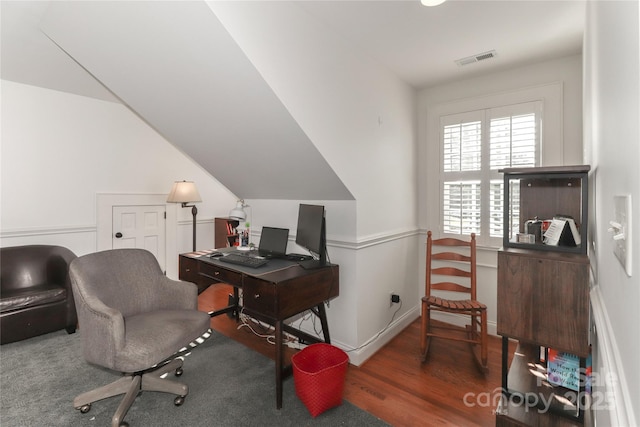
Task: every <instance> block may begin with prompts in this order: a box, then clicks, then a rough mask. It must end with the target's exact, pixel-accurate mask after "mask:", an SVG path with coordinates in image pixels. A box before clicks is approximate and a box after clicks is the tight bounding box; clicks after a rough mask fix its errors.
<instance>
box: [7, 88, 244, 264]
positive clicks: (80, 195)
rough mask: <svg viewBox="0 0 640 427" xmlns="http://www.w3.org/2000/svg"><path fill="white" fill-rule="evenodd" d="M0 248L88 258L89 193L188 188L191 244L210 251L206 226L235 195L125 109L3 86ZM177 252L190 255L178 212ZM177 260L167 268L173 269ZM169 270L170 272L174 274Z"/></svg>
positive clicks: (92, 234)
mask: <svg viewBox="0 0 640 427" xmlns="http://www.w3.org/2000/svg"><path fill="white" fill-rule="evenodd" d="M1 84H2V86H1V89H2V141H1V144H2V145H1V147H0V148H1V154H2V158H1V182H0V185H1V187H0V189H1V193H0V194H1V197H2V206H1V210H0V213H1V217H0V220H1V229H0V230H1V233H2V234H1V237H2V242H1V245H2V246H15V245H21V244H36V243H47V244H59V245H62V246H67V247H69V249H71V250H72V251H74V252H75V253H76V254H77V255H82V254H85V253H89V252H94V251H95V250H96V227H97V224H96V195H97V194H98V193H125V194H132V193H138V194H167V193H168V192H169V190H170V189H171V185H172V184H173V182H174V181H176V180H182V179H186V180H193V181H195V183H196V185H197V187H198V190H199V192H200V194H201V196H202V199H203V202H202V203H200V204H198V208H199V216H198V219H199V222H198V242H199V243H198V246H199V247H212V246H213V218H214V217H215V216H226V215H227V214H228V213H229V210H230V209H231V208H232V207H233V206H235V197H234V196H233V195H232V194H230V193H229V191H228V190H227V189H226V188H225V187H223V186H222V185H220V184H219V183H218V182H217V181H216V180H215V179H214V178H213V177H211V176H210V175H209V174H207V173H205V172H204V171H203V170H202V169H201V168H200V167H199V166H198V165H197V164H195V163H194V162H193V161H192V160H191V159H189V158H187V157H185V156H184V155H183V154H182V153H180V152H179V151H177V150H176V149H175V148H174V147H173V146H172V145H171V144H169V143H168V142H167V141H166V140H165V139H164V138H163V137H162V136H161V135H159V134H158V133H156V132H155V131H154V130H153V129H152V128H150V127H149V126H148V125H147V124H145V123H144V122H143V121H141V120H140V119H139V118H138V117H137V116H136V115H135V114H133V113H132V112H131V111H129V110H128V109H127V108H126V107H125V106H123V105H121V104H118V103H113V102H108V101H102V100H97V99H94V98H87V97H83V96H78V95H72V94H68V93H64V92H58V91H54V90H49V89H42V88H39V87H35V86H29V85H24V84H19V83H15V82H11V81H7V80H2V82H1ZM178 224H179V232H178V235H177V240H178V242H177V251H178V252H186V251H188V250H190V249H191V224H192V217H191V209H178ZM177 258H178V257H177V253H176V254H175V256H174V257H171V259H170V260H168V262H169V261H171V262H174V263H175V264H176V266H177ZM171 270H172V271H177V267H175V266H174V268H173V269H171Z"/></svg>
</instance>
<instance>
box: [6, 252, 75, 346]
mask: <svg viewBox="0 0 640 427" xmlns="http://www.w3.org/2000/svg"><path fill="white" fill-rule="evenodd" d="M75 258H76V255H75V254H74V253H73V252H71V251H70V250H69V249H67V248H64V247H61V246H51V245H28V246H14V247H7V248H0V333H1V335H0V340H1V343H2V344H6V343H10V342H14V341H20V340H23V339H26V338H31V337H34V336H37V335H42V334H46V333H49V332H54V331H57V330H60V329H66V330H67V332H68V333H73V332H75V330H76V325H77V321H78V320H77V316H76V308H75V304H74V301H73V292H72V290H71V282H70V280H69V264H70V263H71V261H72V260H73V259H75Z"/></svg>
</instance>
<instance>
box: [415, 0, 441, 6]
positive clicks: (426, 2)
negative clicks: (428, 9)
mask: <svg viewBox="0 0 640 427" xmlns="http://www.w3.org/2000/svg"><path fill="white" fill-rule="evenodd" d="M445 1H447V0H420V3H422V4H423V6H437V5H439V4H442V3H444V2H445Z"/></svg>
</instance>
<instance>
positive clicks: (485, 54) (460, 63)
mask: <svg viewBox="0 0 640 427" xmlns="http://www.w3.org/2000/svg"><path fill="white" fill-rule="evenodd" d="M495 56H496V51H495V50H490V51H488V52H483V53H479V54H477V55H473V56H467V57H466V58H462V59H458V60H456V64H458V67H462V66H464V65H469V64H473V63H475V62H480V61H484V60H485V59H490V58H494V57H495Z"/></svg>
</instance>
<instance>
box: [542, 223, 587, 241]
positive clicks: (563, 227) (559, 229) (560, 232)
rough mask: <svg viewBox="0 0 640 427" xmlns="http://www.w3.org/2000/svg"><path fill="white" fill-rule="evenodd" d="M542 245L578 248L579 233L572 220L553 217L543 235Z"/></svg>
mask: <svg viewBox="0 0 640 427" xmlns="http://www.w3.org/2000/svg"><path fill="white" fill-rule="evenodd" d="M544 243H545V244H546V245H550V246H580V243H581V238H580V232H579V231H578V227H577V226H576V222H575V221H574V220H573V218H569V217H561V216H556V217H554V218H553V219H552V220H551V224H550V225H549V228H548V229H547V231H545V233H544Z"/></svg>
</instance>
